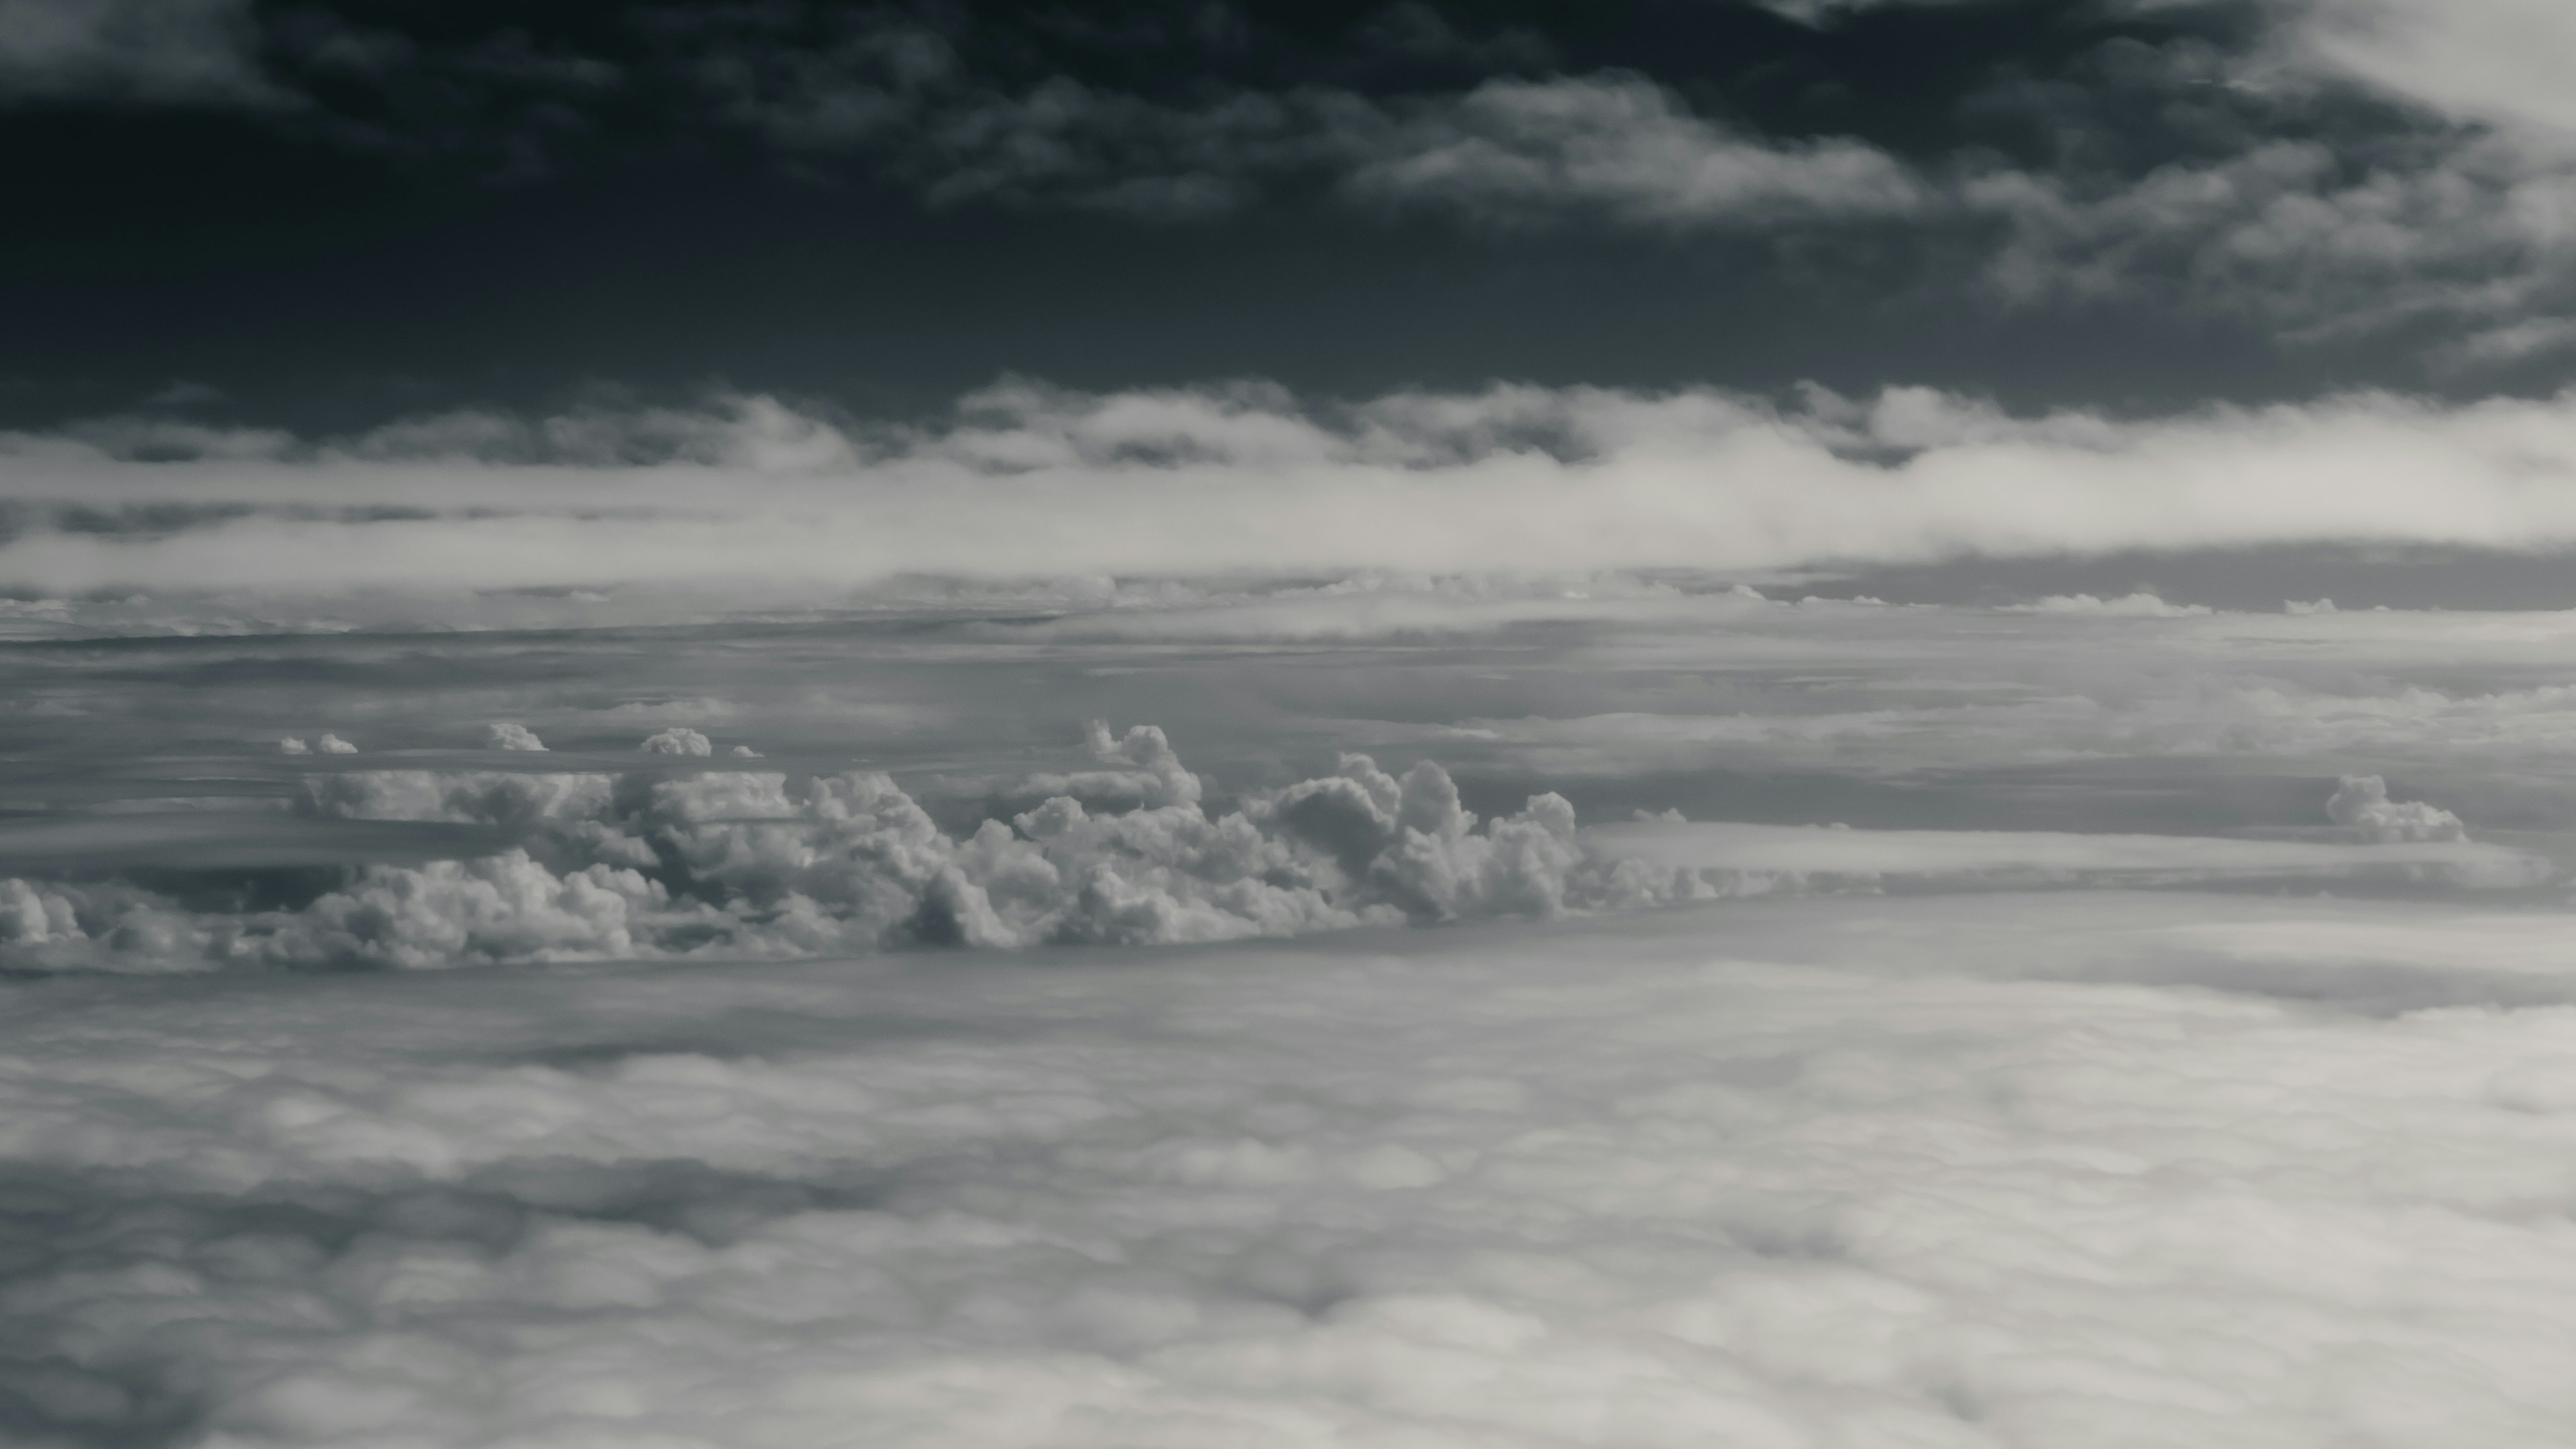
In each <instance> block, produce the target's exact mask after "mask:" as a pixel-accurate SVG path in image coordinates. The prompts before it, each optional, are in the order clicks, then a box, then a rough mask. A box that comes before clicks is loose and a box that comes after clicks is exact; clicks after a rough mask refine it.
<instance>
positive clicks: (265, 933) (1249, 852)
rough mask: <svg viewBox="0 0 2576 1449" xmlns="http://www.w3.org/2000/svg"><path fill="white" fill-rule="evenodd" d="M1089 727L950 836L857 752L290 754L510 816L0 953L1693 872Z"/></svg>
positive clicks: (1188, 932) (442, 957)
mask: <svg viewBox="0 0 2576 1449" xmlns="http://www.w3.org/2000/svg"><path fill="white" fill-rule="evenodd" d="M672 733H677V734H683V735H690V734H692V732H687V731H675V732H672ZM693 737H694V738H695V739H697V740H698V741H699V742H700V743H701V744H703V741H704V737H703V736H693ZM657 738H661V737H658V736H657ZM1090 747H1091V751H1092V753H1093V755H1094V757H1095V758H1096V759H1097V760H1098V761H1099V762H1100V763H1101V764H1102V765H1103V766H1104V767H1106V768H1101V769H1096V770H1089V771H1082V772H1077V773H1073V774H1060V775H1039V776H1035V777H1032V778H1031V779H1030V780H1029V781H1028V782H1027V783H1026V785H1025V786H1023V787H1021V788H1020V789H1019V790H1017V791H1016V792H1013V793H1015V794H1016V795H1017V796H1019V797H1023V799H1024V801H1025V804H1026V808H1024V809H1018V810H1016V811H1015V813H1013V814H1011V815H1010V817H1009V818H1008V819H987V820H985V821H984V822H983V823H982V824H981V825H980V826H979V827H978V828H976V829H975V830H973V831H971V832H969V833H967V834H965V835H963V836H951V835H949V834H947V833H945V832H943V831H942V830H941V829H940V827H939V826H938V825H937V824H936V823H935V822H934V821H933V820H932V819H931V817H930V815H929V814H928V813H927V812H926V811H924V810H923V809H922V807H921V806H920V805H919V804H918V803H917V802H916V801H915V800H914V799H913V797H912V796H911V795H909V794H907V793H906V792H905V791H904V790H903V789H902V788H900V787H899V786H897V785H896V784H895V782H894V781H893V780H892V779H891V778H889V777H888V776H886V775H883V774H879V773H851V774H843V775H827V776H815V777H809V778H791V777H789V776H787V775H785V774H779V773H768V772H752V771H728V772H717V773H705V774H698V775H683V776H671V775H664V774H637V775H628V776H618V775H608V774H592V773H519V772H509V771H465V772H445V773H442V772H433V771H422V770H375V771H344V772H338V773H334V774H329V775H319V776H314V777H311V778H310V779H309V780H308V781H307V782H306V798H305V808H306V810H307V811H308V813H310V814H312V815H314V816H317V817H320V818H323V819H330V820H351V821H393V822H417V823H428V824H442V825H458V826H477V827H485V828H490V829H495V830H500V831H505V832H508V833H510V834H512V835H514V836H516V837H517V838H519V839H520V840H521V841H522V843H521V844H520V845H518V846H515V847H513V848H511V849H508V850H505V851H503V852H501V853H499V854H496V855H492V856H488V857H483V858H478V859H473V860H464V861H438V862H433V863H431V864H428V865H425V866H407V865H373V866H368V867H365V868H363V869H361V870H359V871H357V872H356V873H355V875H354V877H353V878H352V879H351V880H350V881H349V883H348V884H346V885H344V886H343V887H341V888H340V889H337V890H333V891H330V892H328V893H326V894H324V895H322V896H321V897H319V898H318V899H316V900H314V901H313V902H312V903H311V904H309V905H306V906H304V907H301V908H299V909H295V910H286V911H268V912H251V913H246V914H234V915H195V914H192V913H190V912H189V911H187V910H186V909H184V908H183V907H181V906H180V905H179V904H177V903H175V902H173V901H169V900H164V899H161V898H158V897H155V896H153V895H151V894H150V893H148V892H143V891H138V890H132V889H127V888H124V887H113V888H106V887H102V888H88V887H81V886H69V885H67V886H62V887H59V888H55V887H39V886H37V885H34V884H30V883H25V882H19V883H18V884H17V885H15V886H13V889H15V890H17V891H18V892H19V896H18V899H19V900H20V903H21V904H20V906H19V908H18V916H17V919H18V920H19V922H20V924H19V926H18V927H17V928H15V929H16V930H17V934H15V935H12V936H8V937H6V938H0V959H6V960H7V961H9V962H11V963H13V964H17V965H21V966H25V967H31V968H35V969H84V968H94V967H107V968H111V969H126V970H162V969H172V968H182V967H190V966H200V967H202V966H209V965H221V964H226V963H232V964H240V965H276V966H292V967H329V966H353V965H372V966H396V967H409V966H436V965H450V964H458V963H465V962H476V961H543V960H557V959H567V958H603V957H605V958H617V957H631V956H656V955H675V954H691V953H696V954H719V955H736V956H740V955H753V956H760V955H815V954H822V953H830V952H840V951H872V950H877V949H881V948H886V947H894V946H903V945H934V946H947V945H975V946H1027V945H1037V944H1043V943H1057V944H1095V945H1148V944H1156V943H1166V942H1186V941H1213V940H1227V939H1233V938H1237V937H1246V936H1281V935H1293V934H1298V933H1301V932H1307V931H1315V930H1326V929H1334V928H1343V927H1350V926H1358V925H1368V924H1396V923H1400V922H1404V921H1408V920H1410V921H1416V922H1423V923H1430V922H1439V921H1449V920H1457V919H1461V918H1468V917H1489V916H1530V917H1543V916H1551V915H1555V914H1558V913H1560V912H1563V911H1565V910H1567V909H1571V908H1582V907H1587V906H1621V905H1642V904H1654V903H1659V902H1662V901H1667V900H1677V899H1690V898H1693V897H1696V896H1702V895H1707V894H1710V893H1711V891H1710V889H1709V888H1708V887H1706V886H1705V885H1704V884H1703V883H1701V882H1699V881H1698V880H1697V879H1695V878H1693V877H1690V876H1689V875H1687V873H1675V872H1670V871H1665V872H1656V871H1652V870H1648V869H1645V868H1643V867H1641V866H1639V865H1636V864H1634V863H1631V864H1627V865H1622V864H1620V863H1618V862H1615V861H1610V860H1605V859H1601V858H1598V857H1596V856H1595V855H1594V854H1593V853H1591V852H1588V851H1587V850H1586V849H1585V848H1584V847H1583V844H1582V842H1581V841H1580V839H1579V838H1578V835H1577V831H1576V828H1575V819H1574V812H1573V809H1572V807H1571V806H1569V805H1567V804H1566V802H1565V801H1564V800H1563V799H1561V798H1559V797H1557V796H1555V795H1540V796H1537V797H1534V798H1532V799H1531V800H1530V802H1529V804H1528V806H1527V807H1526V808H1525V809H1524V810H1522V811H1520V812H1518V813H1516V814H1513V815H1510V816H1506V817H1502V818H1499V819H1494V820H1490V821H1480V820H1479V819H1478V818H1477V816H1476V815H1475V814H1474V813H1473V812H1471V811H1468V810H1466V809H1464V808H1463V807H1462V806H1461V805H1460V803H1459V798H1458V792H1457V788H1456V786H1455V785H1454V784H1452V783H1451V781H1450V778H1449V776H1448V774H1447V773H1446V772H1445V771H1443V770H1442V769H1441V768H1440V767H1439V766H1438V765H1436V764H1432V763H1429V762H1424V763H1421V764H1418V765H1416V766H1414V767H1413V768H1412V769H1411V770H1409V771H1408V772H1407V773H1406V774H1405V775H1404V776H1403V777H1402V778H1401V779H1398V778H1396V777H1394V776H1391V775H1389V774H1387V773H1386V772H1384V771H1382V770H1380V769H1379V768H1378V767H1377V766H1376V764H1375V763H1374V762H1373V761H1371V760H1370V759H1369V758H1368V757H1366V756H1361V755H1350V756H1346V757H1344V758H1343V760H1342V762H1341V768H1340V770H1339V771H1338V772H1337V773H1336V774H1333V775H1330V776H1327V777H1324V778H1321V779H1317V780H1310V781H1306V782H1304V783H1302V784H1299V785H1295V786H1291V787H1289V788H1287V789H1285V790H1283V791H1277V792H1269V793H1264V794H1260V795H1256V796H1255V797H1253V798H1251V799H1250V800H1248V801H1247V802H1246V803H1245V805H1244V806H1243V808H1241V809H1239V810H1236V811H1232V812H1228V813H1225V814H1221V815H1219V814H1212V813H1210V812H1209V811H1208V810H1207V809H1206V808H1205V807H1204V805H1203V803H1202V802H1203V800H1204V795H1205V787H1204V784H1203V782H1202V781H1201V780H1200V779H1199V777H1198V776H1197V775H1196V774H1194V773H1192V772H1191V771H1190V770H1188V769H1187V768H1186V767H1184V766H1183V765H1182V763H1181V761H1180V758H1179V756H1178V755H1177V754H1176V753H1175V752H1174V750H1173V749H1172V747H1171V743H1170V741H1169V740H1168V739H1167V738H1166V737H1165V736H1164V734H1163V732H1162V731H1161V730H1159V729H1156V728H1154V727H1152V726H1150V725H1141V726H1137V727H1135V728H1133V729H1130V730H1128V731H1126V732H1125V733H1124V734H1123V735H1122V734H1113V733H1111V732H1110V731H1109V729H1108V728H1107V727H1106V726H1105V725H1098V724H1095V725H1094V726H1093V728H1092V731H1091V736H1090ZM665 752H667V753H681V754H686V755H691V756H702V755H704V754H706V753H707V751H706V750H705V749H698V750H684V749H681V748H678V747H673V748H671V749H668V750H666V751H665ZM48 892H49V893H48ZM31 901H32V902H34V903H35V904H26V903H27V902H31ZM0 928H5V923H0Z"/></svg>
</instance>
